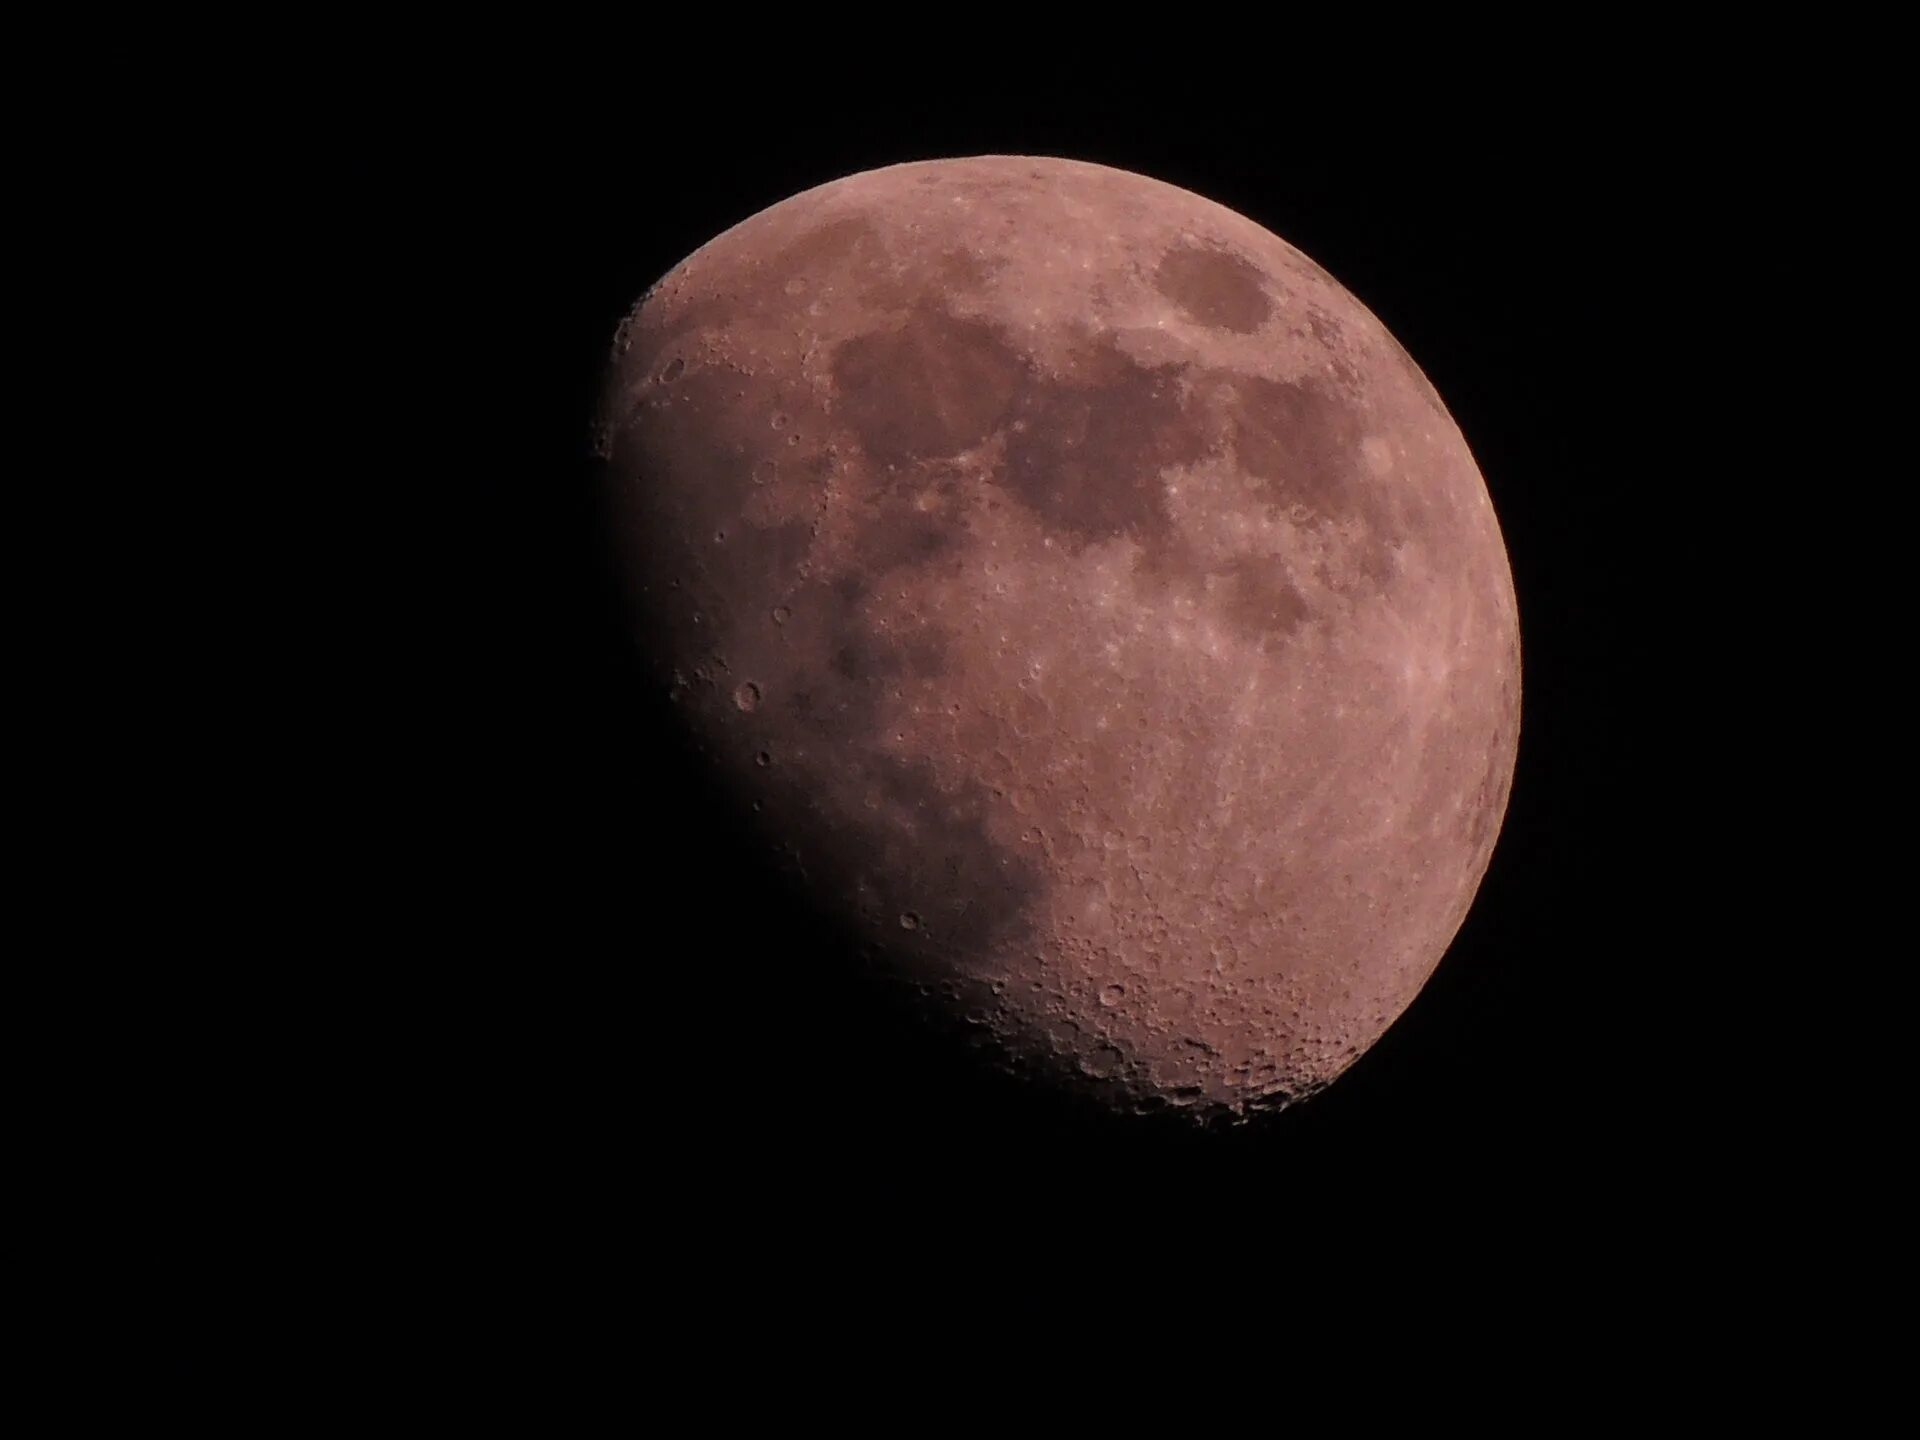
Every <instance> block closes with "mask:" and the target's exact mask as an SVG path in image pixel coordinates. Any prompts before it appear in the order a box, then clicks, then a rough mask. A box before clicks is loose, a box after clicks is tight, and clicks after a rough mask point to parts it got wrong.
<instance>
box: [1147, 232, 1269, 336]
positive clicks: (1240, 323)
mask: <svg viewBox="0 0 1920 1440" xmlns="http://www.w3.org/2000/svg"><path fill="white" fill-rule="evenodd" d="M1153 283H1154V288H1156V289H1157V290H1159V292H1160V293H1161V294H1162V295H1164V296H1166V297H1167V299H1169V300H1171V301H1173V303H1174V304H1176V305H1178V306H1179V307H1180V310H1181V313H1183V314H1184V315H1185V316H1186V317H1187V318H1188V319H1189V320H1191V321H1193V322H1194V323H1195V324H1196V325H1205V326H1208V327H1210V328H1212V329H1215V330H1227V331H1231V332H1232V333H1234V334H1236V335H1250V334H1252V333H1253V332H1254V331H1255V330H1258V329H1259V328H1260V327H1261V326H1262V325H1264V324H1265V323H1266V320H1267V317H1268V316H1269V315H1271V314H1272V313H1273V302H1272V301H1270V300H1268V299H1267V292H1266V290H1265V289H1264V288H1262V286H1261V284H1260V271H1259V268H1258V267H1257V266H1255V265H1253V264H1252V263H1251V262H1249V261H1247V260H1243V259H1242V258H1241V257H1240V256H1238V255H1234V254H1231V253H1229V252H1228V251H1225V250H1212V249H1205V248H1202V247H1200V246H1193V245H1183V246H1180V247H1178V248H1177V249H1173V250H1169V251H1168V252H1167V253H1166V254H1165V255H1163V256H1162V257H1161V258H1160V264H1159V265H1158V266H1157V267H1156V268H1155V270H1154V272H1153Z"/></svg>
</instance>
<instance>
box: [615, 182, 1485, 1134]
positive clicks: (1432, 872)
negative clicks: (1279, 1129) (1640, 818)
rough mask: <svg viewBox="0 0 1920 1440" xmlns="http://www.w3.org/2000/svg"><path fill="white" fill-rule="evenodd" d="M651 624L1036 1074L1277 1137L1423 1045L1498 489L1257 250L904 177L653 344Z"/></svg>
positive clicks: (976, 1015) (1156, 207)
mask: <svg viewBox="0 0 1920 1440" xmlns="http://www.w3.org/2000/svg"><path fill="white" fill-rule="evenodd" d="M615 351H616V354H615V357H614V363H613V368H612V372H611V376H610V380H609V385H608V391H607V404H606V410H605V414H604V417H603V420H604V426H603V431H602V442H603V443H602V449H603V453H604V454H605V455H606V457H607V459H608V461H609V462H610V463H609V466H608V473H609V477H610V484H612V485H613V486H614V487H615V490H616V493H617V499H618V502H619V507H620V509H619V514H620V516H621V519H620V522H619V524H620V530H621V538H622V540H623V542H624V545H625V550H626V554H627V556H628V558H629V560H630V573H631V576H632V579H633V582H634V584H633V592H634V595H635V597H636V604H637V623H638V624H639V625H640V626H642V627H643V629H644V631H645V633H646V635H647V638H648V640H649V643H650V646H651V650H652V653H654V654H655V655H657V656H658V657H659V658H660V659H661V662H662V664H663V666H664V667H665V668H666V670H667V673H668V677H669V683H670V684H671V686H672V687H673V690H674V693H675V695H676V696H677V698H678V699H679V701H680V702H681V704H682V705H683V706H684V710H685V714H686V716H687V719H688V721H689V723H690V725H691V726H692V728H693V730H694V732H695V734H696V735H697V736H698V737H699V739H700V741H701V743H702V744H703V745H704V746H705V748H706V751H707V753H708V754H709V755H710V756H711V757H712V761H713V763H714V765H715V766H717V767H718V769H719V771H720V773H721V774H722V775H724V776H726V777H729V778H731V779H732V780H734V781H736V782H737V783H738V785H739V786H740V787H741V789H742V790H743V791H745V792H747V793H749V794H750V795H751V797H752V798H753V800H754V801H755V802H756V804H757V807H758V808H757V811H756V821H757V822H758V823H761V824H764V825H765V827H766V828H767V831H768V833H769V834H770V836H772V837H773V838H774V839H775V840H777V841H778V842H779V843H780V844H781V845H782V846H783V847H784V848H786V849H787V850H788V851H789V853H790V855H791V856H792V858H794V859H795V860H797V862H798V864H799V865H800V866H801V867H802V869H803V871H804V873H805V875H806V877H807V880H808V883H809V885H810V886H811V888H812V890H813V892H814V893H815V895H816V896H817V897H818V898H819V899H820V900H821V901H822V902H823V903H825V904H827V905H828V906H830V907H832V908H833V909H835V910H836V911H837V912H838V913H839V914H840V915H841V916H842V917H843V918H844V919H846V920H847V921H848V922H849V923H851V924H852V925H854V926H855V927H857V928H858V929H860V930H862V931H864V932H865V936H866V940H867V942H868V943H869V944H870V945H872V946H874V947H876V948H877V949H878V951H879V953H881V954H882V955H883V956H884V957H885V963H886V964H887V965H888V966H889V967H891V968H892V969H893V970H894V971H895V972H896V973H898V974H899V975H901V976H902V977H904V978H907V979H909V980H910V981H912V982H914V983H917V984H919V985H921V986H922V987H923V988H924V989H925V991H926V993H927V994H928V995H929V997H930V998H932V999H933V1000H934V1001H935V1002H936V1003H938V1004H940V1005H942V1006H944V1007H947V1008H949V1009H950V1010H951V1011H952V1013H954V1014H955V1015H956V1016H958V1017H963V1018H965V1019H968V1020H970V1021H971V1022H972V1023H973V1024H974V1025H975V1026H976V1027H978V1033H980V1034H982V1035H984V1036H988V1037H991V1038H992V1039H993V1040H994V1041H995V1042H997V1044H998V1046H999V1047H1000V1048H1001V1050H1002V1051H1003V1052H1004V1053H1005V1054H1007V1055H1008V1056H1010V1057H1013V1058H1014V1059H1015V1060H1016V1061H1019V1062H1021V1063H1025V1064H1028V1065H1030V1066H1037V1067H1038V1068H1040V1069H1041V1070H1044V1071H1047V1072H1049V1073H1051V1074H1052V1075H1054V1076H1055V1077H1056V1078H1057V1079H1059V1080H1061V1081H1063V1082H1064V1083H1068V1084H1072V1085H1076V1086H1079V1087H1082V1088H1084V1089H1086V1090H1088V1091H1090V1092H1092V1093H1094V1094H1096V1095H1098V1096H1101V1097H1104V1098H1105V1099H1107V1100H1108V1101H1109V1102H1110V1103H1112V1104H1113V1105H1115V1106H1117V1107H1123V1108H1155V1107H1160V1106H1167V1105H1171V1106H1176V1107H1186V1108H1191V1109H1193V1110H1194V1111H1195V1112H1196V1113H1203V1114H1204V1113H1216V1112H1218V1111H1221V1110H1227V1111H1241V1110H1245V1109H1247V1108H1249V1107H1260V1106H1272V1105H1278V1104H1284V1103H1286V1102H1287V1101H1288V1100H1290V1099H1295V1098H1298V1097H1301V1096H1304V1095H1307V1094H1310V1093H1311V1092H1313V1091H1314V1090H1316V1089H1318V1088H1320V1087H1322V1086H1324V1085H1325V1084H1326V1083H1327V1082H1328V1081H1330V1080H1331V1079H1332V1078H1333V1077H1334V1076H1336V1075H1338V1074H1339V1073H1340V1071H1341V1070H1343V1069H1344V1068H1345V1067H1346V1066H1347V1065H1349V1064H1350V1063H1351V1062H1352V1061H1353V1060H1354V1058H1355V1057H1356V1056H1358V1055H1359V1054H1360V1053H1361V1052H1362V1051H1364V1050H1365V1049H1366V1048H1367V1047H1368V1046H1369V1045H1371V1044H1372V1043H1373V1042H1374V1040H1376V1039H1377V1038H1378V1037H1379V1035H1380V1034H1381V1032H1382V1031H1384V1030H1385V1029H1386V1028H1387V1026H1388V1025H1389V1024H1391V1023H1392V1021H1393V1020H1394V1018H1395V1017H1396V1016H1397V1015H1399V1014H1400V1012H1401V1011H1402V1010H1403V1009H1405V1007H1406V1006H1407V1004H1408V1003H1409V1002H1410V1001H1411V1000H1412V999H1413V997H1414V995H1415V993H1416V992H1417V991H1418V990H1419V989H1420V987H1421V985H1422V983H1423V982H1424V981H1425V980H1426V978H1427V976H1428V975H1429V974H1430V973H1431V972H1432V970H1433V968H1434V966H1435V965H1436V964H1437V963H1438V962H1439V960H1440V957H1441V955H1442V954H1443V953H1444V951H1445V950H1446V947H1447V945H1448V943H1449V942H1450V940H1451V939H1452V937H1453V935H1454V934H1455V932H1456V930H1457V929H1458V928H1459V925H1460V923H1461V921H1462V919H1463V918H1464V917H1465V915H1466V912H1467V907H1468V905H1469V904H1470V902H1471V901H1472V899H1473V895H1474V892H1475V889H1476V888H1477V887H1478V885H1479V883H1480V879H1481V876H1482V875H1483V874H1484V872H1485V869H1486V866H1487V863H1488V858H1489V856H1490V854H1491V851H1492V848H1493V844H1494V839H1495V836H1496V833H1497V832H1498V830H1499V827H1500V821H1501V816H1502V814H1503V813H1504V810H1505V807H1506V801H1507V793H1508V788H1509V784H1510V781H1511V777H1512V773H1513V764H1514V753H1515V744H1516V738H1517V734H1518V728H1519V679H1520V656H1519V634H1518V626H1517V620H1516V612H1515V605H1514V595H1513V588H1512V581H1511V578H1510V575H1509V571H1508V566H1507V561H1506V553H1505V550H1504V547H1503V545H1502V543H1501V536H1500V531H1499V527H1498V525H1497V523H1496V521H1495V518H1494V514H1493V509H1492V506H1491V505H1490V503H1489V501H1488V498H1487V492H1486V487H1485V485H1484V483H1483V482H1482V480H1481V478H1480V475H1479V473H1478V471H1477V469H1476V468H1475V465H1474V462H1473V460H1472V457H1471V456H1470V455H1469V454H1468V450H1467V446H1466V444H1465V442H1464V441H1463V440H1462V438H1461V435H1460V432H1459V430H1458V429H1457V428H1456V426H1455V425H1454V423H1453V421H1452V420H1451V419H1450V418H1449V417H1448V415H1447V412H1446V410H1445V408H1444V407H1443V406H1442V404H1441V402H1440V399H1439V397H1438V396H1437V395H1436V394H1435V393H1434V391H1433V389H1432V387H1431V386H1430V385H1428V383H1427V382H1426V380H1425V378H1424V377H1423V376H1422V375H1421V373H1420V371H1419V369H1418V368H1417V367H1416V366H1415V365H1414V363H1413V362H1412V360H1410V359H1409V358H1408V356H1407V355H1406V354H1405V352H1404V351H1402V350H1401V348H1400V347H1399V346H1398V345H1397V344H1396V343H1395V342H1394V341H1393V339H1392V337H1391V336H1389V335H1388V334H1387V332H1386V331H1385V329H1384V328H1383V327H1382V326H1381V325H1380V323H1379V322H1378V321H1377V320H1375V319H1374V318H1373V316H1372V315H1370V314H1369V313H1368V312H1367V311H1366V310H1365V309H1364V308H1363V307H1362V306H1361V305H1360V304H1359V303H1358V302H1357V301H1356V300H1355V299H1354V298H1353V297H1352V296H1351V295H1349V294H1348V293H1347V292H1346V291H1345V290H1343V289H1342V288H1341V287H1340V286H1339V285H1338V284H1337V283H1335V282H1334V281H1333V280H1332V279H1331V278H1330V277H1329V276H1328V275H1327V274H1325V273H1324V272H1323V271H1321V270H1320V269H1319V268H1317V267H1316V266H1315V265H1314V264H1313V263H1312V262H1311V261H1309V260H1308V259H1307V258H1306V257H1305V256H1303V255H1302V254H1300V253H1299V252H1298V251H1297V250H1294V249H1293V248H1292V247H1290V246H1289V245H1287V244H1286V243H1285V242H1283V241H1281V240H1280V239H1278V238H1276V237H1275V236H1273V235H1271V234H1269V233H1267V232H1266V231H1264V230H1262V229H1261V228H1260V227H1258V226H1257V225H1254V224H1253V223H1252V222H1250V221H1248V220H1246V219H1244V218H1242V217H1241V216H1239V215H1236V214H1234V213H1233V212H1231V211H1228V210H1226V209H1223V208H1221V207H1220V206H1218V205H1215V204H1212V203H1211V202H1209V201H1206V200H1203V199H1201V198H1199V197H1198V196H1195V195H1192V194H1189V193H1187V192H1185V191H1182V190H1178V189H1175V188H1173V187H1171V186H1167V185H1164V184H1160V183H1158V182H1156V181H1153V180H1148V179H1144V178H1142V177H1140V176H1137V175H1131V174H1126V173H1124V172H1120V171H1116V170H1111V169H1106V168H1103V167H1100V166H1095V165H1087V164H1080V163H1074V162H1068V161H1062V160H1048V159H1029V158H1020V157H1004V156H999V157H984V158H978V159H967V160H949V161H935V162H929V163H924V164H911V165H900V166H895V167H892V168H889V169H885V170H878V171H873V172H870V173H867V174H862V175H856V176H853V177H851V178H849V179H845V180H841V181H837V182H835V183H833V184H830V185H824V186H821V187H820V188H818V189H815V190H810V191H808V192H806V193H805V194H802V195H798V196H795V197H794V198H792V199H790V200H787V201H785V202H783V203H781V204H779V205H775V206H774V207H772V208H771V209H769V210H766V211H764V212H762V213H761V214H759V215H756V216H754V217H753V218H752V219H750V220H747V221H745V222H744V223H742V224H740V225H738V226H736V227H734V228H733V229H731V230H729V231H727V232H726V233H725V234H724V235H722V236H720V237H719V238H718V239H716V240H714V241H713V242H711V243H710V244H708V245H706V246H704V247H703V248H702V249H700V250H699V251H698V252H697V253H695V254H694V255H692V256H691V257H689V258H688V259H687V260H686V261H685V262H683V263H682V264H681V265H679V266H678V267H677V268H675V269H674V270H673V272H672V273H671V274H669V275H668V276H667V277H666V278H665V279H663V280H662V281H661V282H660V283H659V284H658V285H656V286H655V287H654V288H653V289H652V290H651V291H650V292H649V293H648V294H647V295H646V297H645V298H644V299H643V300H642V301H641V303H640V305H639V306H638V308H637V309H636V310H635V311H634V313H633V314H632V316H631V317H629V319H628V321H627V322H626V323H625V324H624V325H623V326H622V327H621V330H620V332H619V335H618V337H617V339H616V342H615Z"/></svg>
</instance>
